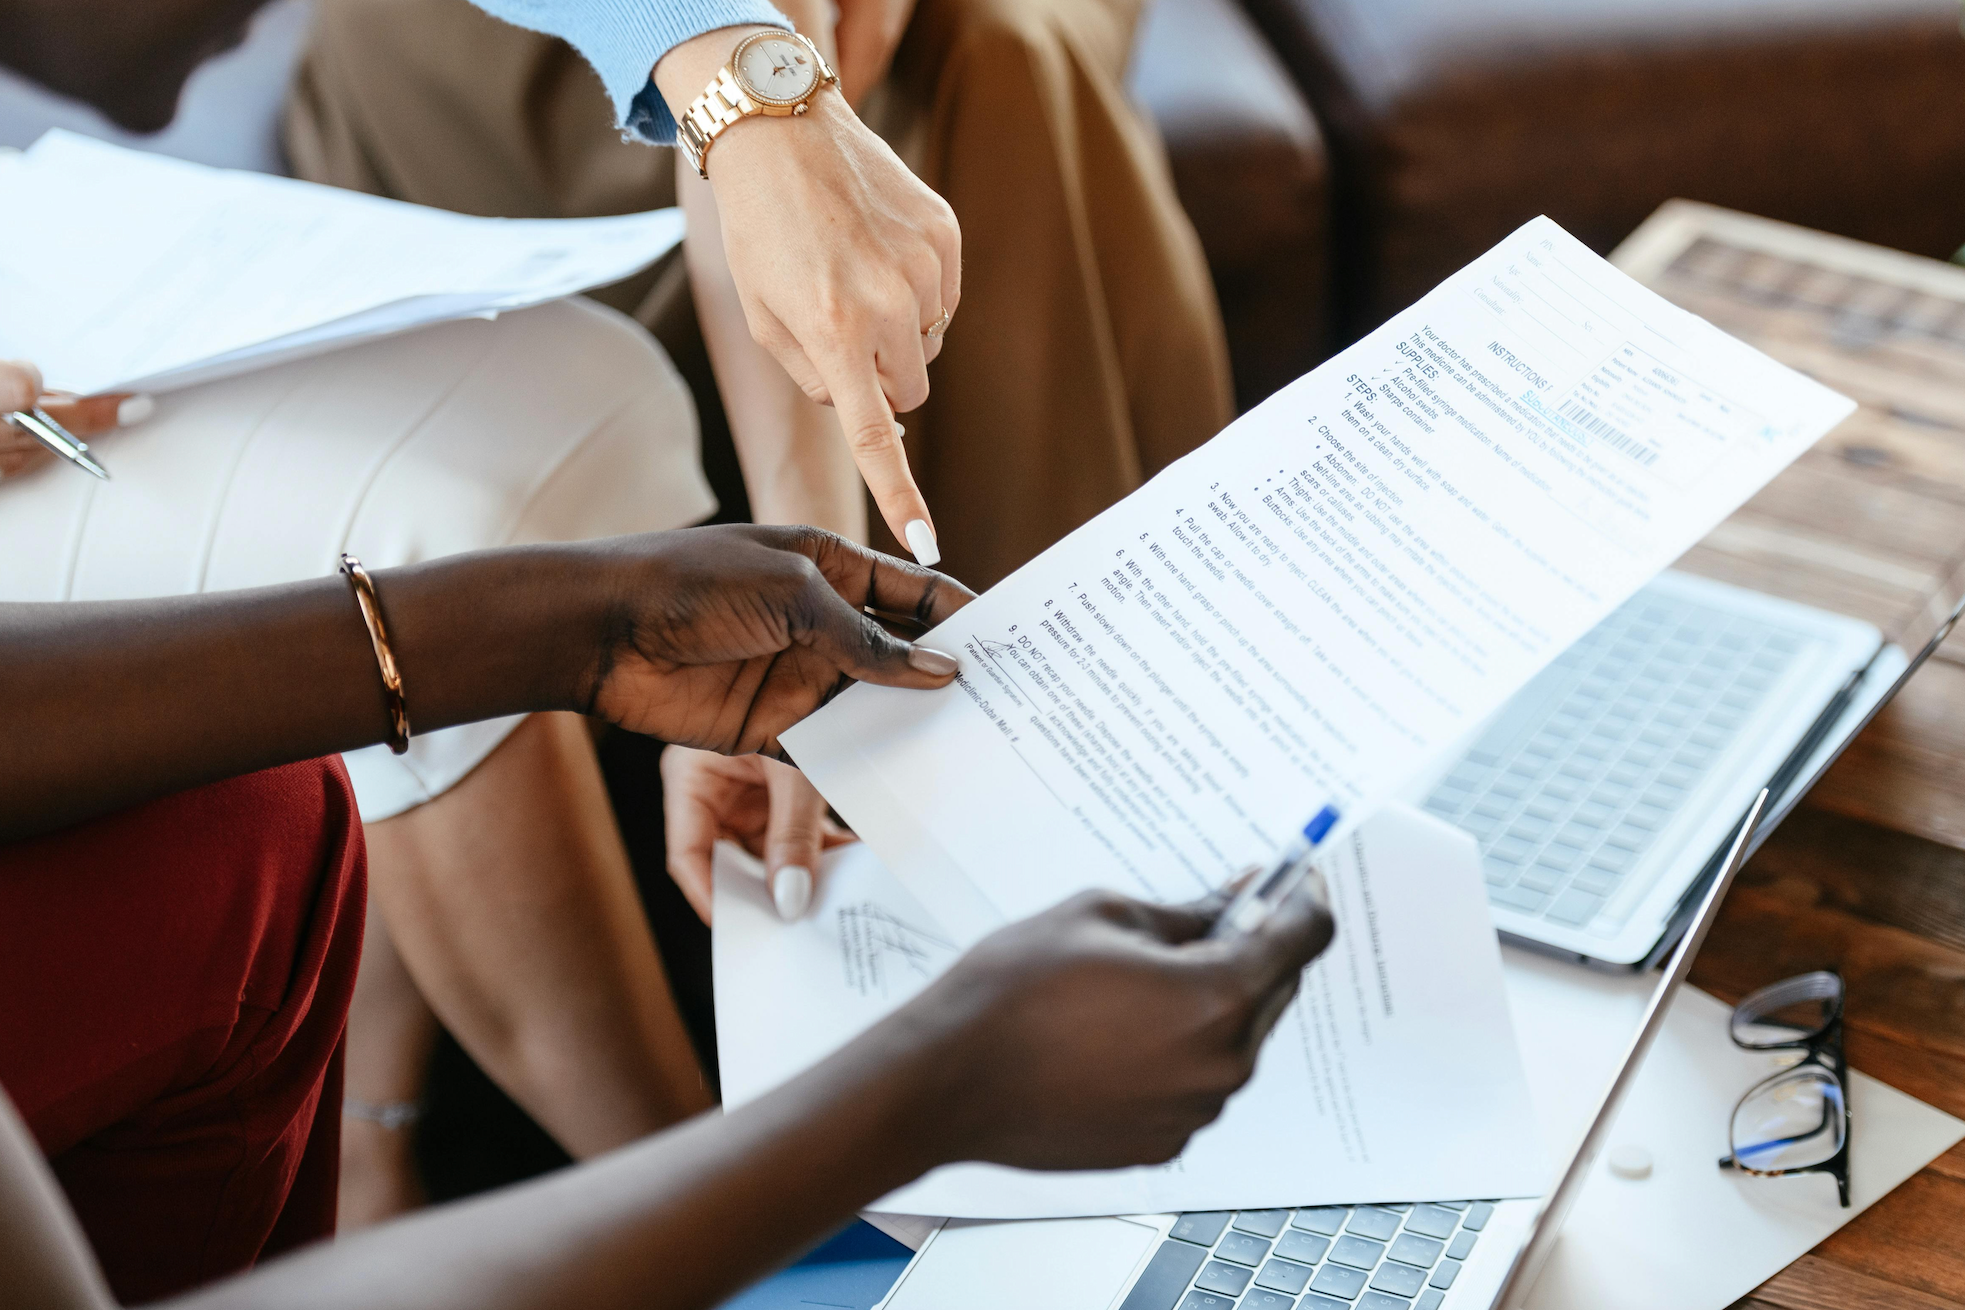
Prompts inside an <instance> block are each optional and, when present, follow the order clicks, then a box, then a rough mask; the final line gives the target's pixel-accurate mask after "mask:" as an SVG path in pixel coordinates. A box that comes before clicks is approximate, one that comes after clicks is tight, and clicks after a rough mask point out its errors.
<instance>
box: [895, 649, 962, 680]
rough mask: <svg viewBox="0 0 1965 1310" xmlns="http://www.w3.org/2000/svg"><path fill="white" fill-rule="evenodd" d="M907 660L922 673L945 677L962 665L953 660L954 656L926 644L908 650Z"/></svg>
mask: <svg viewBox="0 0 1965 1310" xmlns="http://www.w3.org/2000/svg"><path fill="white" fill-rule="evenodd" d="M907 662H908V663H909V664H912V665H913V666H914V667H915V668H917V669H920V670H921V671H922V672H923V673H932V674H934V675H935V676H936V677H938V678H940V677H945V676H946V675H948V674H951V673H953V672H955V671H956V670H957V669H959V668H961V667H962V666H961V665H960V664H957V663H956V662H955V656H953V655H944V654H943V653H942V652H940V651H938V650H935V649H933V648H931V647H928V646H916V647H915V648H914V649H913V650H911V651H909V652H908V653H907Z"/></svg>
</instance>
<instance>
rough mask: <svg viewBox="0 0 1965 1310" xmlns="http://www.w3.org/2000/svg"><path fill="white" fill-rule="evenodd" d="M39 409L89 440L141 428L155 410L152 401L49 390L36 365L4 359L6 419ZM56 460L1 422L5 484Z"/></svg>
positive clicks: (1, 406)
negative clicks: (17, 412) (136, 425)
mask: <svg viewBox="0 0 1965 1310" xmlns="http://www.w3.org/2000/svg"><path fill="white" fill-rule="evenodd" d="M36 405H39V406H40V407H41V408H42V409H44V410H46V411H47V413H48V417H49V418H52V419H53V420H54V421H55V422H57V423H59V424H61V425H62V426H63V427H65V428H67V429H68V430H69V431H70V432H72V433H74V434H75V435H76V436H78V437H80V438H82V439H83V440H84V441H87V440H88V439H89V438H91V437H98V436H101V435H102V434H103V433H105V432H112V431H114V430H115V429H116V428H117V427H119V426H123V425H124V424H126V423H140V422H142V421H143V419H144V418H146V417H148V416H149V414H150V412H151V410H152V408H153V405H152V402H151V400H150V398H149V397H148V396H132V395H130V394H129V393H127V392H118V393H116V394H114V395H107V396H71V395H69V394H67V393H66V392H57V391H43V390H42V389H41V371H40V370H39V369H37V368H35V367H34V365H32V364H27V363H22V362H20V361H16V360H0V414H8V413H12V412H13V411H15V410H25V409H32V408H34V407H35V406H36ZM53 458H54V456H53V455H52V454H50V453H49V451H48V448H47V447H46V446H43V445H42V444H41V443H40V442H38V441H36V440H35V439H34V438H33V437H31V436H29V435H28V434H27V433H25V432H23V431H21V430H20V429H19V428H17V427H15V426H14V425H13V424H11V423H4V422H0V479H4V478H13V477H19V476H20V475H21V474H23V473H27V472H29V471H31V470H33V469H35V468H38V467H40V465H41V464H42V463H44V462H46V461H48V460H52V459H53Z"/></svg>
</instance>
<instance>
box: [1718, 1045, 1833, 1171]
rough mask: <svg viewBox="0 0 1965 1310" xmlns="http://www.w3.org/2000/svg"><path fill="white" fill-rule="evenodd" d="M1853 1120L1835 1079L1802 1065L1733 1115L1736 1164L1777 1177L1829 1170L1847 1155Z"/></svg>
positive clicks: (1767, 1085)
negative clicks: (1834, 1161) (1827, 1165)
mask: <svg viewBox="0 0 1965 1310" xmlns="http://www.w3.org/2000/svg"><path fill="white" fill-rule="evenodd" d="M1847 1126H1848V1119H1847V1117H1846V1116H1845V1115H1844V1114H1843V1105H1842V1084H1841V1083H1840V1082H1838V1081H1837V1080H1836V1076H1835V1074H1834V1073H1832V1072H1830V1071H1829V1070H1827V1069H1822V1068H1818V1067H1816V1066H1814V1065H1802V1066H1801V1067H1799V1068H1795V1069H1790V1070H1788V1071H1787V1072H1785V1073H1779V1074H1776V1075H1774V1076H1773V1077H1772V1078H1769V1079H1768V1080H1767V1081H1766V1082H1764V1083H1762V1084H1761V1085H1760V1086H1758V1087H1756V1088H1754V1089H1753V1090H1752V1091H1751V1092H1749V1093H1747V1095H1746V1096H1745V1097H1744V1098H1743V1099H1742V1100H1741V1101H1740V1104H1739V1107H1738V1108H1737V1109H1735V1110H1734V1111H1733V1130H1732V1147H1733V1158H1734V1159H1735V1160H1737V1161H1738V1162H1739V1163H1740V1164H1742V1165H1744V1166H1746V1167H1747V1168H1749V1169H1757V1170H1760V1171H1762V1172H1766V1173H1777V1172H1779V1171H1781V1170H1783V1169H1806V1168H1809V1167H1811V1166H1813V1165H1818V1164H1823V1163H1826V1162H1827V1161H1829V1160H1831V1159H1833V1158H1834V1157H1835V1153H1836V1152H1838V1151H1840V1150H1841V1149H1842V1143H1843V1133H1844V1132H1845V1131H1846V1129H1847Z"/></svg>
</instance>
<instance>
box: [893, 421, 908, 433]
mask: <svg viewBox="0 0 1965 1310" xmlns="http://www.w3.org/2000/svg"><path fill="white" fill-rule="evenodd" d="M894 435H895V436H897V437H905V436H906V435H907V429H906V428H904V427H902V426H901V422H900V420H899V419H895V420H894Z"/></svg>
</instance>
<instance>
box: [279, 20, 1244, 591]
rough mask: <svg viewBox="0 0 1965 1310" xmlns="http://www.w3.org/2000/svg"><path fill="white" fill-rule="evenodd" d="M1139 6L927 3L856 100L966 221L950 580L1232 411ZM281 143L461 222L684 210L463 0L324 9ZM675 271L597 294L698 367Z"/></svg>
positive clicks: (1110, 493)
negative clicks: (1142, 90)
mask: <svg viewBox="0 0 1965 1310" xmlns="http://www.w3.org/2000/svg"><path fill="white" fill-rule="evenodd" d="M1138 7H1139V6H1138V0H920V3H919V6H918V8H917V9H916V11H915V15H914V18H913V21H912V23H911V25H910V26H909V28H908V31H907V34H906V36H905V38H904V39H903V41H902V43H901V46H900V49H899V51H898V52H897V54H896V57H895V60H894V67H893V73H892V75H891V77H890V78H889V80H888V82H887V84H886V85H885V86H883V87H881V88H879V89H878V90H876V91H875V92H874V94H873V95H872V96H871V97H870V98H869V101H868V103H867V104H866V105H865V106H863V113H864V116H865V118H866V120H867V122H868V123H869V124H871V125H872V126H873V127H874V128H875V129H876V130H878V131H880V132H881V134H882V135H883V136H885V137H886V138H887V139H888V140H889V141H890V142H891V143H893V144H894V146H895V148H896V149H897V150H898V151H899V153H900V154H901V156H902V157H903V158H904V159H906V160H907V161H908V163H909V164H910V166H912V167H913V168H914V169H915V171H916V172H917V173H919V174H920V176H921V177H922V178H923V179H924V180H925V181H927V182H928V184H929V185H930V186H932V187H934V188H935V190H937V191H938V192H940V193H941V194H942V195H943V196H944V197H945V198H947V200H948V201H949V203H950V205H951V206H952V207H953V208H954V210H955V214H956V217H957V218H958V219H959V220H960V222H961V224H962V240H963V278H962V288H963V290H962V310H961V313H960V314H959V315H958V316H957V317H956V321H955V325H954V326H953V327H952V328H951V329H950V330H949V333H948V338H947V345H946V348H945V349H944V350H943V352H942V355H941V358H939V359H938V360H937V361H936V362H935V363H934V365H933V366H932V367H931V368H930V370H929V377H930V380H931V383H932V386H933V395H932V397H931V398H930V400H929V402H928V404H927V405H926V407H924V408H923V409H922V410H920V411H918V412H917V413H915V414H913V415H910V416H908V418H907V444H908V454H909V459H910V461H911V462H912V464H913V467H914V470H915V474H916V477H917V478H918V479H919V481H920V483H921V487H922V490H923V492H924V493H925V494H926V495H927V497H928V503H929V504H930V505H932V506H933V507H934V511H935V517H936V523H937V526H938V528H939V529H940V535H941V538H942V540H943V542H944V543H946V554H945V558H944V567H946V568H948V569H949V570H950V571H951V572H953V573H954V574H955V575H956V576H957V577H960V578H962V579H963V580H964V581H966V582H968V583H970V584H971V585H973V586H978V587H980V586H986V585H988V584H990V583H993V582H995V581H997V580H998V579H1000V578H1002V577H1003V576H1004V575H1005V574H1007V573H1009V572H1010V571H1011V570H1012V569H1014V568H1015V567H1017V566H1018V565H1019V564H1021V563H1023V562H1024V561H1025V560H1027V559H1028V558H1030V557H1031V556H1032V555H1034V554H1035V553H1037V552H1038V551H1040V550H1042V549H1043V548H1044V547H1045V546H1048V545H1049V544H1051V543H1052V542H1053V541H1055V540H1057V539H1058V538H1059V537H1061V536H1063V535H1064V534H1065V533H1066V532H1068V531H1070V530H1071V529H1072V528H1074V527H1076V526H1077V525H1078V524H1080V523H1082V522H1084V521H1085V520H1086V519H1087V518H1089V517H1091V516H1092V515H1093V514H1096V513H1097V512H1098V511H1099V510H1101V509H1103V508H1105V507H1106V506H1107V505H1109V504H1111V503H1112V502H1113V501H1115V500H1117V499H1118V498H1120V497H1121V496H1123V495H1125V494H1126V493H1127V492H1129V491H1131V490H1132V489H1133V488H1135V487H1137V486H1138V485H1139V484H1140V483H1141V482H1142V481H1144V480H1145V479H1146V478H1147V477H1149V476H1151V475H1152V474H1153V473H1155V472H1157V471H1158V470H1159V469H1161V468H1162V467H1164V466H1165V465H1167V464H1168V463H1170V462H1171V461H1173V460H1174V459H1176V458H1178V457H1179V456H1181V455H1183V454H1185V453H1186V452H1187V451H1189V450H1191V449H1193V448H1194V447H1195V446H1197V445H1199V444H1200V443H1201V442H1202V441H1204V440H1206V439H1207V438H1208V437H1210V436H1212V435H1213V434H1214V433H1215V432H1216V431H1217V430H1218V429H1219V428H1220V427H1221V426H1222V425H1223V424H1225V423H1226V422H1227V421H1228V419H1229V418H1230V417H1231V415H1232V408H1231V406H1232V396H1231V391H1230V386H1229V377H1228V362H1227V349H1226V346H1225V344H1224V341H1223V336H1222V328H1221V321H1220V310H1219V308H1218V306H1217V305H1216V303H1215V298H1214V290H1213V287H1212V284H1211V283H1210V282H1209V279H1208V271H1207V267H1206V264H1205V262H1204V260H1203V258H1202V255H1201V250H1200V244H1199V241H1198V240H1197V238H1196V237H1195V235H1194V231H1193V229H1192V227H1191V226H1190V225H1189V223H1188V221H1187V218H1186V215H1185V214H1184V213H1183V212H1182V211H1181V208H1180V205H1179V202H1178V200H1177V199H1176V198H1175V196H1174V191H1173V184H1172V182H1171V180H1170V178H1169V175H1168V171H1167V165H1166V160H1165V157H1164V152H1163V150H1162V148H1161V146H1160V143H1159V141H1158V139H1157V138H1156V137H1155V135H1154V134H1153V132H1152V130H1151V128H1150V127H1149V126H1147V124H1146V123H1145V122H1144V121H1143V120H1142V119H1141V118H1140V117H1139V115H1138V114H1137V113H1136V112H1135V111H1134V109H1133V108H1132V106H1131V105H1130V104H1129V103H1128V101H1127V100H1126V97H1125V94H1124V91H1123V89H1122V84H1121V79H1122V74H1123V70H1124V67H1125V63H1126V58H1127V54H1128V51H1129V48H1130V45H1131V42H1132V33H1133V27H1134V24H1135V22H1136V20H1137V18H1138ZM287 145H288V150H289V153H290V155H291V158H292V162H293V164H294V167H295V169H296V171H297V172H298V173H299V174H300V175H301V176H303V177H307V178H310V179H312V180H315V181H321V182H330V183H335V184H338V185H341V186H347V187H353V188H356V189H359V190H364V191H370V192H374V193H377V194H380V195H387V196H393V197H395V198H398V199H403V200H411V201H416V202H419V203H423V204H430V205H437V206H440V207H443V208H447V209H456V210H462V211H464V212H468V213H477V214H495V215H504V216H508V217H547V216H563V217H573V216H581V215H590V214H605V213H620V212H628V211H633V210H638V209H646V208H651V207H655V206H658V205H665V204H670V203H673V192H674V185H673V174H672V168H673V165H672V163H671V159H670V154H669V152H668V151H666V150H651V149H648V148H647V147H645V146H641V145H636V144H631V143H627V142H624V141H622V140H621V136H620V133H619V132H618V131H616V130H615V128H614V126H613V124H612V123H611V122H610V118H609V110H608V107H607V104H606V101H605V98H604V96H603V95H602V93H601V89H600V83H599V80H598V79H597V78H595V77H594V76H593V74H592V73H591V71H589V70H588V69H587V67H586V65H585V64H584V63H583V62H581V60H580V59H579V57H578V56H577V55H576V54H574V53H573V52H572V51H571V50H570V49H569V48H568V47H566V46H565V45H563V44H561V43H559V42H557V41H554V40H551V39H549V38H545V37H541V36H537V35H535V34H533V33H530V32H526V31H522V30H520V29H518V28H514V27H509V26H506V25H505V24H502V23H500V22H498V21H497V20H495V19H492V18H489V17H487V16H485V15H484V14H483V13H482V12H480V11H479V10H477V9H475V8H474V7H472V5H471V4H470V3H468V0H322V2H321V9H320V14H319V19H318V25H317V28H316V31H315V34H314V37H313V41H312V46H311V48H310V50H309V52H308V55H307V57H306V61H305V63H304V65H303V68H302V71H301V76H300V80H299V83H298V86H297V89H296V92H295V95H294V98H293V100H292V102H291V104H290V108H289V113H288V121H287ZM679 274H680V268H679V267H673V268H671V269H670V270H668V272H667V274H666V275H663V274H657V275H652V276H644V277H642V278H639V279H636V280H635V281H633V282H631V283H628V284H624V285H623V286H621V287H617V288H612V289H610V290H609V291H606V292H603V293H602V294H601V296H600V298H601V299H603V300H605V301H606V302H607V303H610V304H613V305H616V306H618V307H620V308H623V309H626V310H628V311H629V312H632V313H634V314H635V316H636V317H637V318H640V319H641V320H642V321H643V322H644V323H645V324H648V325H649V326H650V327H652V328H654V329H655V330H656V332H657V334H658V335H660V336H661V337H662V339H663V340H664V342H665V344H668V345H669V347H670V350H671V352H672V353H673V354H675V355H676V356H677V357H678V358H683V357H684V356H685V355H686V354H688V353H692V352H693V351H694V350H695V349H697V347H695V345H694V342H684V341H679V340H677V339H676V338H675V337H674V336H673V335H672V334H675V333H690V334H693V332H694V330H695V325H694V322H693V318H691V317H690V316H688V315H686V314H679V313H678V312H677V311H676V304H677V297H676V296H675V294H674V293H675V290H676V287H677V286H678V284H679V281H680V278H679ZM873 518H874V521H875V523H876V524H877V523H878V521H879V516H878V515H875V516H873ZM877 530H878V529H877ZM887 544H888V545H889V548H892V547H891V543H887Z"/></svg>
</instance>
